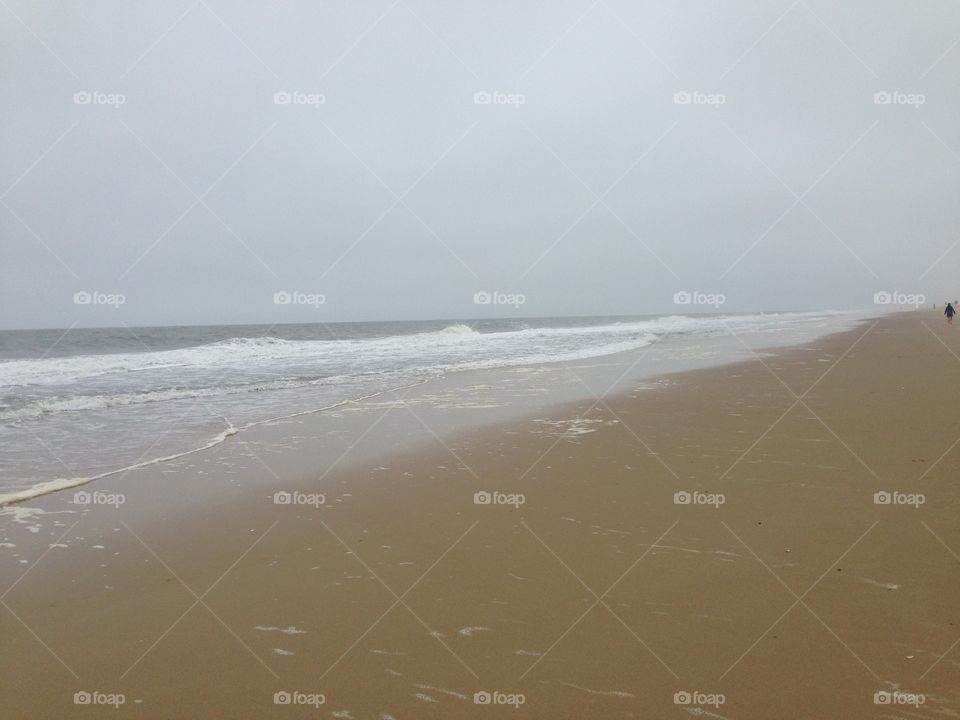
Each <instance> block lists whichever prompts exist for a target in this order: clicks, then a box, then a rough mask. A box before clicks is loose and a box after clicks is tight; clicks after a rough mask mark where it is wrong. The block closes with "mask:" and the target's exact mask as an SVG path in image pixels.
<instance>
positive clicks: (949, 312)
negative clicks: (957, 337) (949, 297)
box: [943, 303, 957, 325]
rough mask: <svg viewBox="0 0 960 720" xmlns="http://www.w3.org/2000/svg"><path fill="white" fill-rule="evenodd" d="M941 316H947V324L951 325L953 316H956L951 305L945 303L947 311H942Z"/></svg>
mask: <svg viewBox="0 0 960 720" xmlns="http://www.w3.org/2000/svg"><path fill="white" fill-rule="evenodd" d="M943 314H944V315H946V316H947V322H948V323H950V324H951V325H953V316H954V315H956V314H957V311H956V310H954V308H953V305H952V304H950V303H947V309H946V310H944V311H943Z"/></svg>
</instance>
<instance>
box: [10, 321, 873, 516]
mask: <svg viewBox="0 0 960 720" xmlns="http://www.w3.org/2000/svg"><path fill="white" fill-rule="evenodd" d="M809 314H810V315H813V316H815V317H819V318H821V319H822V320H823V321H827V320H828V319H833V320H834V321H838V320H839V319H840V318H846V322H847V323H848V324H852V325H856V324H857V323H858V322H863V320H862V319H861V318H860V316H859V315H858V314H856V313H853V312H846V313H832V312H824V313H809ZM773 315H777V314H776V313H774V314H773ZM787 315H788V316H789V317H791V319H798V318H801V317H803V316H804V315H805V313H792V314H790V313H788V314H787ZM748 316H750V317H752V315H748ZM730 317H731V318H735V317H736V316H730ZM658 319H664V318H658ZM667 319H669V318H667ZM805 330H806V332H807V334H810V331H809V330H808V329H805ZM840 331H842V330H841V329H838V328H831V329H829V330H827V331H826V333H820V334H818V333H816V332H813V333H812V334H810V337H800V338H792V339H788V341H787V342H785V343H776V342H773V343H768V344H763V345H761V346H759V347H757V348H755V349H753V350H752V351H754V352H765V351H768V350H774V349H782V348H785V347H790V346H792V345H795V344H799V343H801V342H809V341H811V340H816V339H818V338H820V337H824V336H826V335H829V334H833V333H835V332H840ZM669 335H670V333H669V332H668V333H666V335H664V336H658V337H657V338H656V339H655V340H654V341H653V342H652V343H651V344H650V345H648V346H645V347H641V348H637V349H634V350H626V351H621V352H616V353H611V354H606V355H595V356H586V357H581V358H577V359H575V360H565V361H550V362H542V363H538V364H530V363H527V364H522V365H516V366H505V367H492V368H464V369H453V370H442V371H438V372H437V373H435V374H431V375H428V376H425V377H423V378H422V379H419V380H417V381H414V382H410V383H405V384H403V385H399V386H396V387H388V388H382V389H380V390H376V391H374V392H371V393H368V394H366V395H362V396H359V397H356V398H346V399H342V400H339V401H336V402H333V403H332V404H329V405H325V406H321V407H318V408H313V409H306V410H296V411H293V412H291V413H289V414H282V415H278V416H274V417H267V418H261V419H256V420H251V421H248V422H243V423H241V424H240V425H234V424H233V423H232V422H230V421H229V420H227V418H224V417H221V419H222V420H223V421H224V424H225V425H227V427H225V428H224V429H223V430H222V431H220V432H218V433H215V434H214V435H212V436H208V437H206V438H198V439H197V443H198V444H197V445H195V446H194V447H190V448H186V449H182V450H176V451H174V452H170V453H167V454H163V455H160V456H156V457H151V458H148V459H143V457H142V456H141V457H140V458H138V459H137V460H136V461H135V462H133V463H130V464H128V465H120V466H116V467H112V468H109V469H107V470H103V471H100V472H95V473H93V474H90V475H79V476H74V477H69V478H63V477H61V478H52V479H49V480H44V481H40V482H37V483H35V484H34V485H32V486H30V487H26V488H22V489H17V490H10V491H7V492H2V493H0V509H2V508H4V507H9V506H12V505H17V504H21V503H23V502H26V501H29V500H33V499H35V498H41V497H44V496H46V495H50V494H55V493H58V492H62V491H63V490H69V489H73V488H78V487H82V486H84V485H87V484H89V483H94V482H96V481H98V480H103V479H106V478H111V477H113V476H117V475H120V476H121V477H125V476H126V475H127V474H129V473H130V472H132V471H137V470H140V469H142V468H145V467H149V466H151V465H156V464H163V463H166V462H169V461H172V460H179V459H181V458H183V457H187V456H190V455H193V454H195V453H202V452H205V451H207V450H211V449H213V448H216V447H217V446H218V445H220V444H221V443H223V442H225V441H226V440H227V438H229V437H233V436H235V435H238V434H240V433H243V432H245V431H248V430H255V429H257V428H259V427H262V426H269V425H273V424H277V423H282V422H285V421H290V420H296V419H298V418H301V417H308V416H315V415H316V416H320V415H322V414H324V413H329V412H330V411H335V410H337V409H338V408H343V407H345V406H354V407H359V406H362V405H363V404H364V403H365V402H366V401H369V400H373V399H375V398H380V397H383V396H385V395H388V394H390V395H393V396H396V393H397V392H399V391H403V390H411V389H413V388H416V387H418V386H421V385H428V384H430V383H431V382H433V383H439V384H441V385H446V386H448V387H449V386H454V387H456V386H457V385H458V384H459V385H463V384H465V383H469V382H470V377H471V376H476V377H477V379H478V380H479V381H483V380H486V379H487V378H489V377H490V376H491V373H492V374H493V376H496V375H497V374H498V373H499V374H500V375H501V376H502V375H503V374H504V373H509V372H511V371H516V370H520V369H523V368H528V369H532V370H535V369H544V368H547V369H555V370H556V369H560V370H565V369H567V368H569V366H570V365H577V364H581V363H602V364H603V363H605V364H611V365H615V364H616V363H618V362H622V363H624V364H631V363H630V361H631V360H636V359H637V357H638V356H645V355H646V354H647V353H648V352H649V351H650V349H651V346H653V345H657V344H659V343H661V342H663V343H669V342H670V340H669ZM744 337H747V338H748V339H749V333H745V334H744ZM664 338H667V339H666V340H665V339H664ZM692 339H695V340H697V341H698V342H705V343H707V345H708V346H709V344H710V343H711V342H713V343H715V342H716V338H715V337H714V338H710V337H705V338H698V337H696V336H694V338H692ZM728 340H729V338H726V337H722V338H721V344H722V343H723V342H727V341H728ZM724 352H725V353H726V356H722V353H724ZM719 353H720V355H721V356H720V357H713V358H708V359H706V360H704V361H703V362H699V363H698V362H693V363H689V362H688V363H683V362H680V361H679V360H677V361H675V362H674V363H672V364H670V365H669V366H668V367H666V368H659V369H651V370H647V371H646V372H644V373H643V374H642V375H639V376H637V377H638V378H640V377H645V378H647V379H650V380H655V379H656V378H657V377H660V376H665V375H673V374H676V373H678V372H685V371H687V370H694V369H700V368H703V367H710V366H714V365H722V364H729V363H733V362H736V361H737V359H738V357H737V356H738V355H742V354H743V353H742V349H741V348H738V347H734V348H733V351H732V352H731V351H730V350H729V349H728V350H726V351H724V350H720V351H719ZM463 378H466V381H465V382H460V383H458V380H461V379H463ZM621 379H622V378H621ZM611 389H612V388H611ZM607 391H608V392H609V390H607ZM575 399H582V397H578V396H577V395H576V394H574V395H573V396H568V397H562V396H561V397H559V398H551V399H550V400H549V401H546V402H539V403H538V408H541V409H546V410H548V411H552V410H553V409H554V408H556V407H559V406H560V405H562V404H564V403H568V402H572V401H574V400H575ZM498 401H499V400H494V402H498ZM529 412H530V410H529V409H528V408H523V409H521V410H520V411H519V412H515V413H513V414H512V415H510V416H509V418H508V419H518V418H520V417H523V416H525V415H526V414H528V413H529ZM499 420H500V419H496V420H492V421H491V420H489V419H487V420H483V421H478V422H477V423H476V425H475V426H473V427H469V422H468V423H467V426H468V427H469V429H474V430H475V429H478V428H480V427H484V426H486V425H490V424H492V423H493V422H497V421H499ZM149 451H150V449H149V448H148V450H147V452H149ZM318 460H319V459H318ZM61 464H62V463H61Z"/></svg>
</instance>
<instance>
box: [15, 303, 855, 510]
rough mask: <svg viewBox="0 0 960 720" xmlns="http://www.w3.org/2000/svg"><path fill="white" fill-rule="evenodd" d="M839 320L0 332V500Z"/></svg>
mask: <svg viewBox="0 0 960 720" xmlns="http://www.w3.org/2000/svg"><path fill="white" fill-rule="evenodd" d="M843 315H844V314H842V313H780V314H760V315H729V316H695V317H683V316H668V317H632V318H553V319H542V318H538V319H527V320H469V321H462V322H453V321H429V322H391V323H337V324H331V325H314V324H311V325H244V326H239V325H230V326H210V327H161V328H156V327H155V328H130V329H127V328H109V329H106V328H100V329H73V330H70V331H69V332H65V331H63V330H17V331H2V332H0V442H2V446H3V453H2V458H0V504H4V503H7V502H11V501H15V500H19V499H24V498H28V497H31V496H35V495H39V494H43V493H45V492H50V491H53V490H55V489H58V488H62V487H69V486H74V485H78V484H82V483H83V482H85V481H86V480H89V479H91V478H96V477H98V476H102V475H104V474H110V473H113V472H116V471H118V470H121V469H124V468H130V467H135V466H139V465H142V464H147V463H152V462H157V461H160V460H163V459H166V458H169V457H171V456H176V455H179V454H182V453H188V452H196V451H199V450H202V449H204V448H208V447H212V446H214V445H216V444H218V443H220V442H222V441H224V440H225V439H226V438H228V437H231V436H232V435H234V434H236V433H238V432H242V431H243V430H244V429H247V428H249V427H253V426H256V425H258V424H263V423H266V422H270V421H272V420H276V419H278V418H285V417H291V416H296V415H298V414H306V413H323V412H325V411H329V410H331V409H334V408H337V407H342V406H343V405H345V404H347V403H352V402H357V401H360V400H363V399H369V398H375V397H377V396H378V395H382V394H386V393H388V392H389V391H390V390H395V389H399V388H406V387H411V386H413V385H416V384H418V383H422V382H425V381H428V380H429V379H430V378H434V377H437V376H439V375H446V374H450V373H456V372H458V371H464V370H482V369H485V368H490V369H492V368H502V367H511V366H523V365H539V364H543V363H549V362H572V361H576V360H582V359H585V358H591V357H602V356H607V355H612V354H614V353H619V352H625V351H631V350H638V349H640V348H643V347H646V346H648V345H650V344H651V343H654V342H656V341H657V340H658V338H660V337H662V336H664V335H666V334H669V335H670V336H671V339H672V340H676V339H680V340H685V341H686V342H687V343H688V344H695V343H696V342H697V339H698V338H702V337H705V336H709V335H716V334H726V333H728V328H730V329H733V330H734V331H735V332H738V333H751V334H761V335H763V334H769V335H770V337H771V342H770V343H769V344H770V345H781V344H787V343H788V342H790V337H791V329H798V328H806V329H807V331H808V332H809V329H810V328H811V327H814V328H824V330H823V331H824V332H828V331H830V330H832V329H835V328H836V327H837V322H836V321H837V319H838V318H841V317H842V316H843Z"/></svg>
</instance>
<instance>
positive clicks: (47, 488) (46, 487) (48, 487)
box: [0, 373, 442, 507]
mask: <svg viewBox="0 0 960 720" xmlns="http://www.w3.org/2000/svg"><path fill="white" fill-rule="evenodd" d="M441 374H442V373H437V374H436V375H431V376H428V377H425V378H422V379H420V380H418V381H417V382H414V383H410V384H408V385H398V386H396V387H392V388H384V389H383V390H378V391H377V392H374V393H370V394H368V395H361V396H360V397H356V398H348V399H346V400H340V401H339V402H335V403H333V404H332V405H325V406H323V407H319V408H313V409H311V410H301V411H300V412H295V413H291V414H289V415H279V416H277V417H272V418H268V419H266V420H254V421H253V422H249V423H246V424H245V425H241V426H240V427H236V426H234V425H233V423H231V422H230V421H229V420H227V419H226V418H225V417H223V416H222V415H218V416H217V417H219V418H220V419H221V420H223V421H224V422H225V423H226V424H227V425H228V426H229V427H228V428H227V429H226V430H224V431H222V432H220V433H218V434H217V435H215V436H214V437H213V438H212V439H211V440H210V441H209V442H207V443H206V444H205V445H201V446H200V447H195V448H191V449H190V450H184V451H183V452H178V453H173V454H172V455H164V456H162V457H156V458H151V459H149V460H143V461H141V462H136V463H133V464H132V465H126V466H124V467H120V468H115V469H113V470H107V471H106V472H102V473H100V474H99V475H91V476H90V477H77V478H57V479H55V480H47V481H44V482H42V483H37V484H36V485H33V486H32V487H29V488H27V489H26V490H18V491H17V492H12V493H6V494H4V495H0V507H5V506H7V505H13V504H15V503H19V502H23V501H24V500H30V499H32V498H35V497H39V496H41V495H49V494H50V493H53V492H57V491H59V490H67V489H69V488H74V487H80V486H81V485H86V484H87V483H91V482H94V481H95V480H102V479H103V478H105V477H110V476H111V475H117V474H118V473H127V472H130V471H131V470H139V469H140V468H144V467H147V466H149V465H158V464H160V463H164V462H169V461H170V460H176V459H178V458H182V457H186V456H187V455H193V454H194V453H198V452H203V451H204V450H209V449H210V448H213V447H216V446H217V445H219V444H220V443H222V442H224V441H226V439H227V438H228V437H232V436H234V435H236V434H238V433H240V432H243V431H244V430H249V429H251V428H254V427H258V426H260V425H269V424H271V423H275V422H281V421H283V420H292V419H293V418H298V417H303V416H305V415H315V414H317V413H322V412H326V411H328V410H334V409H336V408H338V407H343V406H344V405H351V404H354V405H355V404H358V403H361V402H363V401H365V400H372V399H373V398H376V397H380V396H381V395H386V394H387V393H395V392H397V391H399V390H409V389H410V388H414V387H417V386H419V385H425V384H427V383H428V382H430V381H431V380H434V379H436V378H438V377H440V376H441Z"/></svg>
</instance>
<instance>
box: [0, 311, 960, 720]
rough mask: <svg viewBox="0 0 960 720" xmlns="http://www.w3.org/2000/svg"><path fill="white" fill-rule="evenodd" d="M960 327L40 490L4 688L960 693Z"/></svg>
mask: <svg viewBox="0 0 960 720" xmlns="http://www.w3.org/2000/svg"><path fill="white" fill-rule="evenodd" d="M958 332H960V328H957V327H948V326H946V325H945V324H944V323H943V321H942V319H940V318H939V317H938V316H937V315H935V314H932V313H927V312H920V313H905V314H900V315H895V316H887V317H883V318H880V319H879V320H877V321H875V322H874V321H871V322H868V323H866V324H864V325H862V326H861V327H858V328H856V329H854V330H852V331H850V332H844V333H840V334H837V335H833V336H831V337H828V338H825V339H823V340H819V341H815V342H811V343H806V344H805V345H804V346H802V347H795V348H787V349H783V350H776V351H770V352H764V353H759V354H758V356H757V357H754V358H753V359H751V360H748V361H745V362H740V363H736V364H731V365H724V366H722V367H714V368H709V369H704V370H696V371H691V372H685V373H679V374H675V375H670V376H667V377H665V378H663V379H662V381H661V382H659V383H645V384H644V385H643V387H642V388H641V387H638V388H637V389H635V390H632V391H631V390H630V389H627V390H626V391H621V390H618V392H617V394H615V395H610V396H609V397H606V398H602V399H601V400H600V401H595V400H586V401H580V402H577V403H574V404H571V405H567V406H563V407H558V408H555V409H554V410H552V411H551V413H550V415H549V416H548V417H544V416H542V415H537V416H536V417H530V418H526V419H521V420H516V419H514V420H509V421H507V422H504V423H503V424H501V425H498V426H496V427H491V428H486V429H483V430H475V431H467V432H456V433H445V432H443V429H442V428H441V429H439V430H434V429H433V428H429V427H427V426H425V425H424V424H422V423H421V422H420V421H419V420H418V419H417V416H415V415H413V414H412V413H405V412H404V410H403V409H402V408H401V409H399V410H397V411H396V412H397V415H395V416H393V417H387V419H385V420H384V421H383V422H381V423H379V424H378V426H377V427H376V429H374V430H372V431H371V432H370V433H369V434H367V435H366V436H364V437H362V438H360V439H355V441H356V442H357V444H358V445H364V446H365V447H366V448H367V449H368V450H369V452H368V453H367V454H366V455H364V453H363V452H362V448H361V451H360V454H361V456H362V457H366V458H369V460H365V461H364V462H360V463H354V464H352V465H349V466H348V465H346V464H342V465H337V466H335V467H334V468H333V469H332V470H330V469H329V468H328V467H323V468H313V469H312V471H311V470H310V469H309V468H304V467H302V465H300V464H298V463H297V462H295V461H294V460H292V459H291V458H292V457H293V456H292V454H285V453H284V452H282V451H277V450H276V445H275V444H274V445H271V444H268V443H266V442H265V443H264V444H263V445H262V446H258V447H257V448H252V447H251V448H250V449H251V453H250V454H249V456H248V459H249V460H250V461H249V462H247V463H245V464H243V465H240V464H237V465H235V466H232V467H231V466H225V465H224V464H223V463H220V464H218V462H217V460H218V458H221V459H222V456H223V454H224V453H227V452H228V450H226V449H224V451H223V453H221V452H219V451H215V452H212V453H210V454H208V455H207V456H201V455H199V454H198V455H197V456H193V457H192V458H191V459H190V461H189V463H186V464H184V465H181V466H180V467H179V469H177V470H174V471H171V468H165V467H164V466H163V465H157V466H155V467H152V468H148V469H145V470H142V471H138V472H137V473H136V474H134V475H131V476H129V477H127V478H123V479H120V478H114V479H113V480H112V481H111V482H110V483H108V484H103V483H93V484H91V485H88V486H86V487H85V488H84V490H86V491H89V492H91V493H92V492H95V491H100V492H122V493H123V494H124V496H125V497H124V500H125V502H124V503H123V505H121V506H119V507H112V506H110V505H106V504H102V505H91V506H87V507H85V508H84V510H83V512H78V508H77V507H76V506H73V505H70V504H69V503H68V502H67V501H66V500H65V498H64V494H58V495H54V496H49V497H47V498H42V499H38V500H35V501H30V502H29V503H27V505H28V506H29V507H30V508H38V509H39V510H40V511H45V512H44V513H34V511H30V510H21V511H20V516H19V517H17V516H11V515H9V514H8V515H5V516H3V517H0V520H2V524H0V529H2V538H3V542H4V543H6V545H5V546H3V547H0V550H2V553H0V561H2V562H0V579H2V581H3V584H2V588H3V589H6V588H8V587H10V586H11V585H12V586H13V587H12V588H11V589H10V590H8V591H7V592H6V594H4V595H3V598H2V599H3V603H4V604H5V606H6V607H0V633H2V636H3V638H4V652H3V654H2V660H0V662H2V666H0V676H2V677H3V678H4V682H3V683H2V685H0V715H2V716H3V717H5V718H6V717H10V718H66V717H82V716H92V715H99V714H104V715H106V716H108V717H117V718H120V717H142V718H196V717H224V718H227V717H229V718H262V717H285V716H291V717H305V716H311V717H339V718H356V719H357V720H360V719H361V718H377V719H379V720H389V718H395V719H396V720H406V719H408V718H424V717H436V718H450V717H478V718H483V717H490V716H491V714H492V713H493V714H496V713H500V714H503V715H506V717H518V718H519V717H530V718H565V717H571V718H573V717H634V718H647V717H688V716H690V715H694V716H705V717H721V718H769V717H776V718H793V717H797V718H799V717H854V718H860V717H877V718H880V717H904V718H906V717H937V716H941V717H952V716H956V715H957V714H958V713H960V645H958V646H954V644H955V643H957V641H958V639H960V620H958V616H957V607H958V601H957V597H958V596H960V593H958V591H960V557H958V556H960V528H958V523H957V517H958V510H960V488H958V483H957V478H958V477H960V472H958V471H960V450H958V448H957V441H958V436H960V390H958V388H957V384H956V380H957V379H958V378H960V335H958ZM578 418H579V421H577V422H573V421H575V420H577V419H578ZM544 421H548V422H544ZM289 431H290V430H289V428H287V427H282V426H281V427H277V428H274V429H272V430H271V432H273V433H274V434H275V435H276V436H277V437H276V438H275V439H282V436H283V433H285V432H289ZM310 441H311V438H307V439H306V440H304V442H310ZM313 441H315V442H318V443H321V442H323V438H315V439H313ZM347 447H349V445H348V446H347ZM372 448H379V449H380V450H381V451H382V450H383V449H384V448H389V449H390V450H389V452H379V453H374V452H372ZM251 456H252V457H251ZM225 467H231V469H229V470H225V469H224V468H225ZM164 473H168V474H164ZM151 474H156V476H157V478H160V479H164V480H165V481H164V482H151V481H150V480H151ZM187 475H189V477H186V476H187ZM153 479H156V478H153ZM278 490H280V491H291V490H299V491H301V492H303V493H306V494H309V493H323V494H324V498H323V500H324V502H323V504H318V505H316V506H314V505H309V504H293V503H291V504H275V503H274V501H273V493H274V492H275V491H278ZM478 492H491V493H492V492H499V493H502V494H503V495H502V496H498V497H499V499H503V500H506V501H511V500H512V501H514V504H476V503H475V494H476V493H478ZM878 492H887V493H900V494H896V495H891V497H892V498H893V502H892V503H890V504H877V503H875V493H878ZM71 493H72V491H71ZM677 493H681V494H680V495H677ZM682 493H687V495H685V494H682ZM520 495H522V496H523V497H522V499H523V502H522V504H520V503H519V500H520V497H516V496H520ZM920 495H922V497H920ZM688 497H689V498H691V502H690V503H689V504H686V503H683V502H682V501H683V500H685V499H687V498H688ZM880 497H881V500H882V499H886V497H887V496H880ZM481 498H485V496H481ZM100 499H101V500H108V499H109V498H105V497H101V498H100ZM296 499H297V500H300V501H308V500H311V499H312V498H310V497H309V495H303V496H298V497H297V498H296ZM317 499H318V500H319V498H317ZM678 500H679V501H680V502H679V503H678V502H677V501H678ZM921 500H922V503H921V502H920V501H921ZM721 501H722V502H721ZM910 501H913V502H914V503H915V505H916V506H914V505H911V504H901V502H910ZM51 545H53V546H54V547H50V546H51ZM61 545H63V546H65V547H60V546H61ZM10 546H12V547H10ZM21 561H25V562H21ZM24 573H26V574H25V575H24ZM94 691H97V692H99V693H102V694H103V695H98V696H95V697H94V698H93V703H92V704H91V705H89V706H83V705H76V704H75V703H74V694H75V693H77V692H90V693H93V692H94ZM894 691H897V692H899V693H903V694H896V695H881V696H880V697H879V698H877V699H879V700H880V701H881V702H880V704H877V702H876V700H875V693H877V692H891V693H892V692H894ZM277 692H281V693H283V692H287V693H299V694H296V695H292V696H287V695H281V696H279V698H278V699H280V700H284V699H287V698H290V699H291V701H292V702H291V704H289V705H287V704H275V693H277ZM478 692H489V693H500V694H499V695H495V696H494V702H493V703H491V704H489V705H486V704H478V703H476V702H475V693H478ZM678 693H679V694H678ZM911 693H913V694H919V695H918V696H916V697H914V696H911V695H910V694H911ZM111 694H114V695H116V694H122V695H123V699H124V703H123V704H122V705H121V706H120V707H119V709H115V708H114V707H113V706H110V705H103V704H96V703H99V702H106V701H110V700H118V699H119V698H115V697H111ZM687 694H688V695H689V699H690V700H691V702H690V703H689V704H686V703H684V701H685V700H687V699H688V695H687ZM319 695H322V696H323V698H322V699H323V701H324V702H323V703H322V704H319V700H320V698H319V697H318V696H319ZM483 698H484V696H480V699H483ZM80 699H81V700H82V699H86V698H85V696H81V697H80ZM521 700H522V704H519V703H520V701H521ZM921 700H922V701H923V702H922V703H921V702H920V701H921ZM501 701H502V702H501ZM721 701H722V702H721ZM883 701H889V702H886V703H885V702H883ZM911 702H912V703H913V704H908V703H911ZM310 703H315V704H310ZM510 703H513V704H510ZM905 703H907V704H905ZM515 705H518V706H516V707H515Z"/></svg>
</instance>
